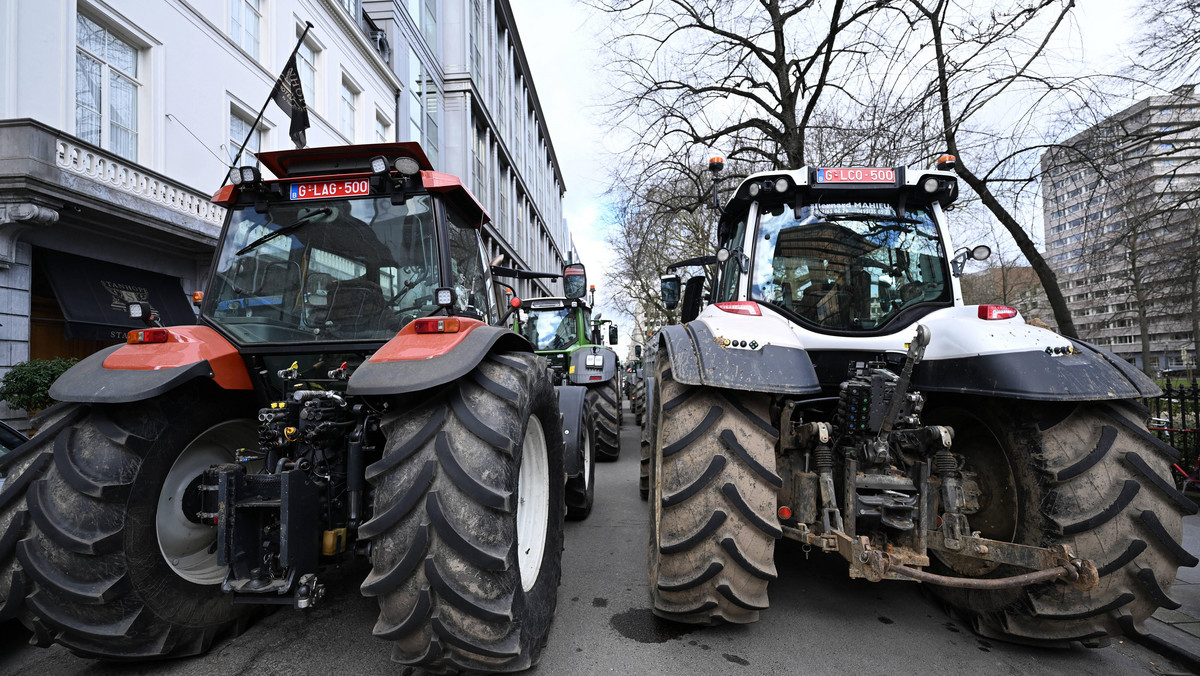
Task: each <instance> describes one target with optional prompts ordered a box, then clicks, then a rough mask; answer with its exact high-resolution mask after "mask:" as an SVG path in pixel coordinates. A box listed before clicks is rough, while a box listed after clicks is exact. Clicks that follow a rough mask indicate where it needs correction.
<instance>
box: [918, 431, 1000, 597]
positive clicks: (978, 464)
mask: <svg viewBox="0 0 1200 676" xmlns="http://www.w3.org/2000/svg"><path fill="white" fill-rule="evenodd" d="M956 413H957V415H955V416H954V417H953V419H952V422H954V423H956V424H953V425H951V426H952V427H954V429H955V432H956V438H955V440H954V441H955V444H954V446H955V450H956V451H957V452H959V453H961V454H963V456H965V457H966V459H967V462H966V466H965V468H964V469H967V470H970V471H973V472H974V473H975V476H976V481H977V482H978V484H979V488H980V498H979V502H980V504H979V510H978V511H976V512H975V513H974V514H971V515H969V516H968V517H967V518H968V519H969V521H970V524H971V529H972V530H977V531H979V532H980V533H981V535H982V536H983V537H985V538H988V539H992V540H999V541H1001V542H1016V535H1017V521H1018V519H1019V518H1020V516H1019V512H1018V507H1017V503H1016V496H1015V494H1014V493H1013V489H1014V487H1015V486H1016V485H1017V482H1016V479H1015V477H1013V473H1012V467H1011V464H1010V462H1009V458H1008V454H1007V453H1006V452H1005V450H1004V446H1003V444H1001V443H1000V441H999V440H998V439H996V437H995V435H994V434H993V433H992V431H991V430H990V429H988V427H987V426H986V425H985V424H984V423H983V421H981V420H980V419H979V418H977V417H975V416H972V415H969V414H966V413H958V412H956ZM934 554H935V556H937V558H939V559H940V560H941V561H942V562H943V563H945V564H946V565H948V566H949V567H950V568H952V569H953V570H954V571H955V572H957V573H960V574H962V575H970V576H980V575H986V574H988V573H990V572H992V571H994V570H996V569H997V568H999V567H1000V564H999V563H996V562H988V561H980V560H979V559H975V558H971V557H966V556H961V555H958V554H953V553H950V552H941V551H936V552H934Z"/></svg>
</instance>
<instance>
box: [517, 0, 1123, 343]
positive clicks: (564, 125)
mask: <svg viewBox="0 0 1200 676" xmlns="http://www.w3.org/2000/svg"><path fill="white" fill-rule="evenodd" d="M1135 1H1136V0H1080V2H1079V5H1080V11H1077V12H1076V13H1075V26H1074V28H1073V30H1072V31H1071V32H1070V34H1069V35H1070V37H1069V38H1068V42H1069V47H1068V48H1069V49H1071V50H1072V51H1073V52H1076V53H1077V54H1078V55H1079V59H1080V62H1081V64H1082V65H1086V66H1089V67H1092V68H1096V67H1097V66H1102V65H1103V64H1105V63H1107V62H1110V61H1111V60H1113V59H1116V58H1119V57H1120V55H1119V53H1118V50H1117V48H1118V46H1119V45H1120V44H1121V43H1123V42H1125V41H1126V40H1127V39H1128V38H1129V37H1130V36H1131V35H1132V33H1133V31H1134V30H1135V29H1136V27H1137V21H1136V18H1135V17H1134V16H1133V6H1134V4H1135ZM510 2H511V4H512V8H513V14H514V15H515V17H516V20H517V29H518V31H519V32H520V34H521V41H522V43H523V45H524V48H525V54H526V57H527V58H528V59H529V67H530V69H531V70H532V71H533V78H534V86H535V87H536V88H537V93H538V98H539V99H540V101H541V104H542V110H543V112H544V113H545V115H546V119H547V124H548V125H549V127H550V135H551V140H552V142H553V144H554V150H555V153H556V154H557V156H558V161H559V163H560V164H561V166H562V172H563V178H564V181H565V182H566V186H567V193H566V197H565V198H564V204H563V206H564V213H565V215H566V218H567V222H568V225H569V227H570V229H571V232H572V235H573V237H574V238H575V243H576V247H577V248H578V250H579V253H580V258H581V259H582V260H583V262H584V264H586V265H587V268H588V277H589V278H590V281H592V282H593V283H595V284H596V288H597V301H598V304H599V305H600V307H601V311H604V312H605V314H606V315H607V314H609V313H611V312H612V308H606V305H607V299H608V297H609V296H608V293H607V291H608V287H610V285H611V283H606V280H605V279H604V278H603V272H604V271H605V270H606V269H607V267H608V261H609V260H610V256H609V255H608V254H607V253H606V251H607V245H606V244H605V243H604V233H603V228H604V222H603V220H604V200H603V192H604V189H605V177H606V173H605V164H606V163H607V162H608V161H609V157H610V155H608V154H607V153H606V148H605V144H604V139H605V130H604V127H603V125H602V118H601V113H600V112H599V110H598V108H597V106H598V102H599V100H600V98H601V97H602V95H603V93H604V91H605V88H606V86H607V83H608V78H607V75H606V74H605V73H604V70H603V68H602V66H601V63H602V61H603V56H602V54H601V53H600V44H601V42H600V40H599V39H598V38H597V35H598V34H599V33H600V32H601V30H602V29H603V28H604V27H605V26H604V24H603V23H602V21H604V17H598V16H595V14H594V12H593V11H592V10H589V9H588V8H586V7H584V6H582V5H581V4H580V3H579V2H577V0H553V1H547V0H510ZM979 4H981V5H986V4H987V3H986V2H981V3H979ZM608 150H615V149H608ZM621 328H622V336H623V337H624V336H628V335H629V329H630V328H631V323H630V321H629V320H626V321H624V322H622V324H621ZM621 344H622V345H625V344H626V341H625V340H622V341H621ZM619 353H621V354H623V353H624V351H623V350H619Z"/></svg>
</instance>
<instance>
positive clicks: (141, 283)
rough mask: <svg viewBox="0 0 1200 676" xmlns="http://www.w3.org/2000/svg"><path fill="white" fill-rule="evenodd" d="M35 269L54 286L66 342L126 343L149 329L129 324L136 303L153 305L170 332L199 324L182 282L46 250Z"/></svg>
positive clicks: (38, 253)
mask: <svg viewBox="0 0 1200 676" xmlns="http://www.w3.org/2000/svg"><path fill="white" fill-rule="evenodd" d="M34 264H35V265H41V266H42V268H41V269H42V270H43V272H44V273H45V275H46V278H47V279H49V280H50V286H51V288H53V289H54V295H55V296H56V297H57V298H58V304H59V305H60V306H61V307H62V311H63V316H64V317H66V320H67V337H68V338H84V339H89V340H105V341H120V340H124V339H125V334H126V333H127V332H128V331H129V330H131V329H140V328H144V327H145V324H143V323H142V322H141V321H140V320H137V319H130V318H129V313H128V310H127V309H126V305H127V304H128V303H132V302H136V301H145V302H148V303H150V306H151V307H152V308H154V310H155V311H157V312H158V314H159V316H160V317H161V318H162V322H163V324H164V325H166V326H175V325H180V324H195V323H196V315H195V313H194V312H192V307H191V300H190V298H189V297H188V296H187V295H186V294H184V292H183V284H182V283H181V282H180V281H179V278H178V277H171V276H170V275H163V274H159V273H157V272H148V271H146V270H139V269H137V268H131V267H128V266H125V265H117V264H116V263H108V262H105V261H100V260H96V259H94V258H86V257H84V256H75V255H72V254H67V253H62V252H61V251H50V250H48V249H37V250H36V253H35V258H34Z"/></svg>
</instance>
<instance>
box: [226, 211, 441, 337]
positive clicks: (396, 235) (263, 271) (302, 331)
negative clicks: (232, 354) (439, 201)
mask: <svg viewBox="0 0 1200 676" xmlns="http://www.w3.org/2000/svg"><path fill="white" fill-rule="evenodd" d="M435 232H436V229H435V221H434V213H433V209H432V199H431V198H430V197H429V196H428V195H418V196H413V197H410V198H409V199H408V200H407V201H406V202H405V204H403V205H394V204H392V203H391V200H390V199H388V198H384V199H369V198H368V199H346V200H324V201H320V202H283V203H273V204H271V207H270V209H269V210H268V211H267V212H265V213H258V212H257V211H256V210H255V209H254V208H253V207H247V208H243V209H240V210H238V211H236V212H234V213H233V214H232V216H231V220H230V224H229V230H228V232H227V233H226V236H225V238H224V240H223V243H222V249H221V252H220V257H219V259H218V263H217V268H216V279H215V284H214V285H213V292H212V293H210V295H209V297H208V298H206V299H205V305H204V310H203V311H204V313H205V315H206V316H208V317H209V318H210V319H211V320H212V321H213V322H215V323H216V324H218V325H220V326H221V327H222V328H223V329H224V330H226V331H227V332H228V333H229V334H230V335H231V336H232V337H234V338H235V339H236V340H238V341H239V342H242V343H290V342H296V343H299V342H306V343H307V342H313V341H346V340H355V341H377V340H387V339H389V338H391V337H392V336H394V335H395V333H396V331H398V330H399V329H400V328H401V327H402V326H403V325H404V324H407V323H408V322H410V321H412V320H413V319H415V318H416V317H420V316H423V315H427V314H429V313H430V312H432V311H433V310H434V309H435V306H434V300H433V292H434V289H436V288H437V286H438V262H437V261H438V254H437V251H438V249H437V239H436V237H435Z"/></svg>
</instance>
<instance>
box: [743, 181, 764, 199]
mask: <svg viewBox="0 0 1200 676" xmlns="http://www.w3.org/2000/svg"><path fill="white" fill-rule="evenodd" d="M761 191H762V184H759V183H751V184H750V187H749V188H746V192H749V193H750V196H751V197H758V193H759V192H761Z"/></svg>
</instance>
